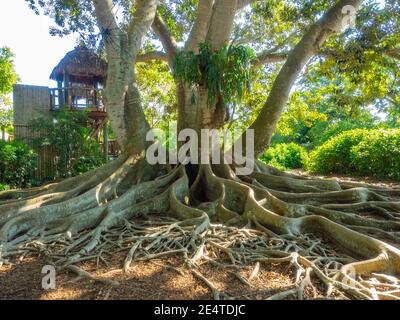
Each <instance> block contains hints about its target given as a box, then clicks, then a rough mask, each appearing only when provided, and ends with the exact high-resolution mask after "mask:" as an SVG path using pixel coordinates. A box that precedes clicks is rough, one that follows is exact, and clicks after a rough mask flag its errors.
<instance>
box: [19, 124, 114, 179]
mask: <svg viewBox="0 0 400 320" xmlns="http://www.w3.org/2000/svg"><path fill="white" fill-rule="evenodd" d="M45 136H46V133H45V132H41V133H39V132H35V131H34V130H33V129H32V127H31V126H29V125H22V124H14V135H13V137H12V139H15V140H19V141H21V142H24V143H26V144H27V145H28V146H29V147H30V148H32V149H33V150H35V152H36V153H37V166H36V169H35V170H34V172H32V176H33V177H34V178H35V179H38V180H50V179H53V178H54V177H56V176H57V166H56V164H57V153H56V152H55V150H54V149H53V148H52V146H50V145H44V146H43V145H40V144H38V141H37V140H38V139H37V138H42V137H45ZM99 144H100V148H101V150H102V151H103V153H104V145H103V143H99ZM120 153H121V151H120V148H119V147H118V144H117V142H116V141H115V140H109V141H108V155H109V156H112V157H117V156H118V155H119V154H120Z"/></svg>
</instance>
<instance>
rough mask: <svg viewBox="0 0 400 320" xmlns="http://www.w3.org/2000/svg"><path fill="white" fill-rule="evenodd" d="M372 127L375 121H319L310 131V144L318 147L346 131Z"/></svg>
mask: <svg viewBox="0 0 400 320" xmlns="http://www.w3.org/2000/svg"><path fill="white" fill-rule="evenodd" d="M372 127H373V123H365V122H361V121H358V120H343V121H339V122H336V123H330V124H329V123H328V122H319V123H318V124H316V125H315V126H314V127H313V128H311V129H310V131H309V133H308V135H309V138H310V146H311V147H312V148H316V147H318V146H320V145H322V144H324V143H325V142H327V141H328V140H329V139H331V138H333V137H336V136H337V135H339V134H341V133H342V132H345V131H350V130H354V129H371V128H372Z"/></svg>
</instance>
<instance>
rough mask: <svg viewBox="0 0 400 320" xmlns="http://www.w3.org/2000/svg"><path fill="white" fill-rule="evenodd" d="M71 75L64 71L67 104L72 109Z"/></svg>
mask: <svg viewBox="0 0 400 320" xmlns="http://www.w3.org/2000/svg"><path fill="white" fill-rule="evenodd" d="M68 87H69V75H68V73H67V72H65V73H64V90H65V105H66V106H68V107H69V108H70V109H72V105H71V99H70V94H69V90H68Z"/></svg>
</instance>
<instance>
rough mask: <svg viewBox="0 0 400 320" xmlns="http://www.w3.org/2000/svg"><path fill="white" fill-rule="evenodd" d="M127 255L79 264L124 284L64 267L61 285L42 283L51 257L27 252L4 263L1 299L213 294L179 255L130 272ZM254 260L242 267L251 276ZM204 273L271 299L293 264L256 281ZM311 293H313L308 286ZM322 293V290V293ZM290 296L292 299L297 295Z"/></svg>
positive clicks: (238, 293) (248, 295) (289, 278)
mask: <svg viewBox="0 0 400 320" xmlns="http://www.w3.org/2000/svg"><path fill="white" fill-rule="evenodd" d="M124 258H125V255H121V256H119V257H118V256H117V257H115V259H114V260H113V261H111V262H110V265H109V266H105V265H102V266H99V267H98V268H97V267H96V263H95V262H87V263H84V264H82V265H80V267H82V269H84V270H86V271H88V272H90V273H91V274H92V275H93V276H99V277H102V278H106V279H112V280H115V281H118V282H119V286H109V285H105V284H101V283H98V282H93V281H90V280H87V279H83V280H79V281H77V282H74V281H73V280H74V279H75V275H74V274H72V273H69V272H67V271H60V272H59V273H57V276H56V289H54V290H52V289H50V290H44V289H42V285H41V283H42V277H43V276H44V274H42V273H41V271H42V268H43V266H44V265H46V262H45V261H44V260H43V259H41V258H39V257H33V256H31V257H26V258H25V259H24V260H22V261H18V262H15V264H11V265H10V264H7V265H3V267H2V268H1V269H0V299H1V300H4V299H13V300H21V299H22V300H26V299H29V300H64V299H66V300H76V299H79V300H108V299H111V300H113V299H134V300H140V299H151V300H159V299H168V300H181V299H189V300H190V299H198V300H208V299H212V298H213V297H212V293H211V290H210V289H209V288H208V287H207V286H206V285H205V283H204V282H203V281H202V280H199V279H198V278H197V277H195V276H194V275H193V273H192V272H191V271H190V270H188V269H187V268H186V267H184V266H183V265H182V262H181V261H180V260H178V259H175V258H169V259H163V260H154V261H146V262H142V261H140V262H137V263H133V264H132V265H131V269H130V270H129V272H127V273H125V272H124V271H123V270H122V265H123V259H124ZM252 270H253V266H249V267H248V268H245V270H243V272H242V275H243V276H247V277H248V276H249V275H250V274H251V272H252ZM200 271H201V272H202V274H203V275H206V276H207V278H208V279H209V280H210V281H212V283H213V284H214V285H215V286H216V287H217V288H218V289H219V290H221V291H223V292H225V293H227V294H228V295H229V296H231V297H237V298H241V299H266V298H268V297H270V296H272V295H274V294H276V293H279V292H283V291H286V290H287V288H286V287H287V286H289V285H291V284H292V283H293V281H294V277H295V274H294V269H291V268H289V269H288V266H287V265H269V266H267V265H265V266H263V267H262V268H261V270H260V272H259V274H258V276H257V277H256V278H255V279H253V281H252V287H249V286H248V285H245V284H243V283H242V282H240V281H239V280H238V278H237V277H236V276H234V275H232V274H230V273H229V272H228V271H227V270H223V269H218V268H216V267H212V266H204V267H202V268H200ZM305 293H306V295H307V294H309V296H310V297H312V293H311V292H308V291H307V290H306V292H305ZM318 296H320V293H317V296H316V297H318ZM294 298H296V297H295V296H289V297H288V299H294Z"/></svg>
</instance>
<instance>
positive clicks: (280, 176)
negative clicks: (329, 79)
mask: <svg viewBox="0 0 400 320" xmlns="http://www.w3.org/2000/svg"><path fill="white" fill-rule="evenodd" d="M29 3H30V5H31V7H32V8H33V9H34V10H37V11H41V10H42V11H43V12H44V13H45V14H49V15H52V16H54V17H55V21H56V23H57V24H58V26H59V29H57V30H55V29H54V30H52V32H54V33H65V32H71V31H80V32H81V33H82V35H83V37H84V38H85V37H86V38H87V39H89V40H91V41H92V43H95V42H96V41H97V42H99V41H100V39H98V37H96V36H94V35H93V34H92V33H93V31H94V30H96V27H95V26H96V24H97V28H98V30H99V34H100V35H101V43H103V45H104V49H105V53H106V56H107V60H108V77H107V86H106V89H105V96H106V103H107V110H108V112H109V117H110V119H111V124H112V128H113V132H114V133H115V135H116V137H117V139H118V142H119V144H120V145H121V147H122V149H123V150H124V154H123V156H121V157H120V158H119V159H118V160H116V161H115V162H112V163H110V164H107V165H105V166H103V167H101V168H100V169H96V170H94V171H91V172H88V173H86V174H84V175H82V176H79V177H76V178H72V179H67V180H65V181H63V182H60V183H58V184H55V185H50V186H45V187H43V188H41V189H34V190H25V191H16V192H6V193H3V194H2V195H1V196H2V197H3V198H5V199H7V198H8V199H9V198H10V197H11V198H13V199H14V200H6V201H5V202H3V204H1V207H0V208H1V212H2V213H1V215H0V226H1V229H0V240H1V242H2V245H3V248H5V250H3V251H2V252H5V253H2V255H3V256H7V254H12V253H10V252H13V250H15V246H16V244H19V246H21V243H24V242H26V240H25V239H26V237H25V235H26V234H27V233H28V234H29V236H30V237H35V236H36V237H38V236H42V237H41V240H42V242H43V243H52V242H53V243H54V241H57V240H59V239H66V238H68V237H69V239H71V238H72V243H70V245H68V246H61V249H59V250H58V252H57V255H51V254H50V256H52V257H53V258H54V259H56V260H57V262H58V263H62V265H64V266H68V265H69V266H70V265H71V264H73V263H77V262H79V261H80V260H81V259H84V258H85V257H86V256H88V255H92V256H93V254H94V253H96V254H97V253H98V252H99V250H102V249H104V248H105V247H104V246H106V245H110V244H109V242H104V241H103V239H104V236H105V235H107V234H108V235H110V234H112V232H113V231H112V229H113V228H115V227H117V226H121V225H122V228H126V229H123V230H125V231H124V232H125V233H124V232H123V231H121V232H122V233H121V234H122V235H123V234H126V233H128V234H129V233H130V235H131V239H132V235H137V233H135V232H136V231H135V228H134V227H130V226H132V225H130V224H129V223H130V222H129V220H130V219H131V218H132V217H134V216H140V215H149V214H157V213H158V214H164V219H165V220H168V218H167V216H166V214H167V213H168V214H171V215H173V216H174V217H175V218H178V219H180V220H183V221H176V220H174V224H173V225H170V226H169V227H167V228H166V229H162V228H161V229H159V230H160V231H159V233H158V234H157V235H156V234H153V235H152V236H151V237H147V240H146V241H148V240H149V239H151V242H149V243H147V242H145V241H144V240H143V241H144V242H143V241H141V240H138V241H137V242H135V243H134V244H133V243H131V244H132V245H133V247H132V249H131V250H130V251H129V253H128V256H127V260H126V263H125V269H127V268H129V264H130V261H132V259H133V258H134V256H138V255H139V256H142V257H143V255H144V256H146V255H149V254H150V256H148V257H152V256H153V255H152V254H160V252H162V253H171V252H172V253H176V252H184V255H185V257H186V259H187V261H188V262H189V263H192V264H193V263H194V262H193V261H196V260H197V259H199V257H200V258H201V257H204V255H205V253H204V249H205V248H206V249H207V250H208V249H210V248H211V247H213V246H214V247H215V241H216V240H215V239H214V238H213V237H212V236H211V237H210V230H212V228H211V229H210V225H211V223H212V221H215V220H218V221H221V222H227V223H228V222H229V223H230V224H232V223H236V224H241V223H246V222H249V221H251V222H252V223H253V224H254V225H255V226H258V228H260V229H261V230H263V231H264V232H265V233H266V234H267V235H268V236H269V237H276V238H277V239H280V240H279V241H283V243H287V240H288V239H289V238H290V239H291V240H294V241H295V243H296V244H298V245H301V246H302V245H304V244H305V246H306V247H307V246H309V247H308V249H301V250H300V251H301V255H300V256H299V255H298V254H297V253H296V252H295V253H293V254H291V253H287V252H285V251H284V250H267V251H265V250H264V251H263V256H264V257H265V258H266V259H267V260H264V261H293V262H296V263H297V264H298V266H300V265H301V266H302V267H301V268H300V269H299V271H300V274H301V273H302V272H304V269H308V271H307V272H308V273H307V274H309V273H310V272H311V271H312V272H313V274H314V275H316V276H317V277H319V279H320V280H321V281H322V282H323V283H324V284H326V285H327V287H328V293H330V292H331V289H332V288H335V289H337V290H341V291H344V292H346V293H347V294H349V295H352V296H356V297H362V298H373V297H376V295H378V296H385V295H386V296H390V295H391V293H385V292H383V291H384V290H382V289H380V288H381V287H380V288H377V287H376V286H375V287H376V288H374V289H376V290H378V293H377V291H374V290H372V289H370V288H369V287H366V286H364V285H362V284H361V282H360V281H361V280H360V279H359V278H355V279H350V280H348V279H349V277H348V274H349V273H354V274H355V275H356V276H358V275H361V274H370V273H371V272H384V273H391V272H399V271H400V251H399V250H398V249H397V248H396V247H395V246H392V245H391V244H388V242H390V243H392V244H393V243H395V242H396V241H397V240H395V239H396V234H397V233H396V232H398V231H399V228H400V225H399V223H398V221H397V220H398V215H399V213H400V208H399V205H398V202H396V199H397V197H399V195H400V191H399V190H397V189H386V188H383V187H378V186H370V185H365V184H362V183H353V182H345V181H335V180H319V179H310V178H305V177H301V176H296V175H292V174H289V173H285V172H281V171H279V170H277V169H274V168H271V167H268V166H265V165H263V164H262V163H261V162H259V161H257V160H256V159H247V160H248V161H252V162H254V163H255V172H253V173H252V174H251V175H249V176H238V175H236V174H235V171H234V169H235V168H238V167H240V164H238V163H237V161H236V162H235V163H234V164H233V165H229V164H226V163H222V164H220V165H214V164H213V165H209V164H201V165H193V164H190V163H189V164H187V163H180V164H178V165H176V166H173V167H171V166H162V165H157V166H150V165H149V164H148V163H147V162H146V160H145V159H144V152H145V150H146V148H147V145H148V144H147V142H146V139H145V138H146V134H147V132H148V130H149V129H150V124H149V122H148V121H147V119H146V115H145V111H144V108H143V103H142V99H141V95H140V90H139V85H138V81H137V76H136V72H135V64H136V62H139V61H142V62H146V61H149V60H155V59H160V60H163V61H166V62H167V63H168V65H169V67H170V68H171V69H173V73H172V74H173V75H174V80H175V84H176V103H177V108H176V112H177V122H178V125H177V127H178V132H180V130H181V129H185V128H190V129H193V130H196V131H197V132H199V131H200V130H201V129H218V130H222V129H224V127H225V126H226V125H227V124H228V123H229V118H230V114H232V113H233V112H232V111H233V109H234V107H235V105H238V104H239V105H240V104H242V103H243V102H244V101H246V97H247V101H251V100H252V97H251V88H250V84H251V79H252V76H253V75H252V72H251V70H250V69H251V68H257V67H258V68H264V67H263V66H264V65H266V64H269V63H276V62H279V61H281V62H283V64H282V65H275V66H272V67H269V66H267V67H265V72H271V75H273V76H272V77H271V78H267V79H268V80H264V81H265V82H264V83H265V84H269V85H270V87H268V91H269V92H268V97H267V98H266V99H264V101H263V104H262V105H261V106H260V107H259V112H257V115H255V116H254V118H252V119H249V120H250V121H249V122H250V126H249V128H250V129H253V130H254V132H255V141H254V143H255V152H256V155H257V156H258V155H259V154H261V153H262V152H263V151H264V150H265V148H266V147H268V145H269V144H270V142H271V139H272V136H273V134H274V132H275V128H276V126H277V123H278V121H279V119H280V116H281V115H282V112H283V111H284V108H285V106H286V104H287V101H288V99H289V96H290V93H291V91H292V90H293V88H295V87H296V84H297V82H298V79H299V77H300V76H302V75H303V74H304V73H305V72H306V71H307V69H308V68H309V67H310V64H313V62H314V59H315V57H316V56H318V57H321V58H322V59H330V57H332V56H333V55H334V54H333V53H332V52H334V53H336V52H340V50H341V49H342V48H341V46H342V47H343V43H342V42H341V41H340V37H343V36H344V37H347V38H346V39H353V38H354V37H355V36H357V35H363V34H366V31H370V28H369V26H370V25H371V24H370V23H369V22H368V21H367V20H365V19H362V20H361V21H360V20H359V22H358V23H359V25H358V27H357V28H355V29H347V31H346V32H345V34H344V35H343V36H342V35H339V36H337V33H339V32H340V31H341V30H342V26H343V21H344V19H347V18H348V15H347V14H348V11H346V10H343V9H344V8H345V9H346V6H347V8H349V7H348V6H350V8H352V10H353V11H354V13H355V12H356V11H357V10H358V9H359V8H360V6H361V3H362V1H361V0H339V1H319V0H317V1H290V2H289V1H288V2H286V1H268V2H264V1H252V0H216V1H213V0H202V1H201V0H200V1H180V0H179V1H178V0H165V1H156V0H136V1H111V0H93V1H68V2H65V1H57V0H48V1H37V2H36V1H35V0H29ZM249 5H251V6H249ZM387 9H388V10H392V11H396V12H398V11H399V8H398V4H397V2H396V1H388V7H387ZM387 9H385V10H387ZM363 10H364V11H363ZM371 10H376V11H379V10H381V9H379V8H378V7H371V6H369V5H368V4H367V5H366V6H364V7H362V10H361V12H364V13H361V15H363V14H364V15H366V14H367V13H370V12H371ZM350 11H351V10H350ZM117 13H118V14H117ZM393 19H395V18H393ZM360 24H361V25H360ZM364 24H365V25H364ZM377 25H379V26H380V24H379V23H377ZM363 28H364V29H363ZM372 28H374V29H376V27H375V26H373V27H372ZM249 30H250V31H249ZM150 31H151V33H150ZM390 32H393V34H395V32H396V30H391V29H390V28H389V29H388V30H386V32H385V34H386V35H389V34H390ZM88 35H89V36H88ZM350 42H351V41H350ZM149 43H150V45H149ZM379 43H381V42H379ZM243 44H247V46H243ZM395 45H396V42H391V41H387V46H384V48H383V50H384V52H385V54H387V53H389V55H390V56H391V58H392V56H393V52H394V56H395V58H394V59H396V52H397V51H396V50H397V49H396V47H395ZM143 48H144V49H145V50H142V49H143ZM149 48H150V49H149ZM362 49H364V48H362ZM253 53H255V54H256V58H253ZM366 53H367V52H365V54H366ZM337 64H338V65H341V64H340V62H338V63H337ZM313 66H314V64H313ZM362 68H364V65H363V66H362ZM138 69H139V68H138ZM260 79H265V74H264V77H263V76H260ZM244 135H245V133H244ZM243 141H246V139H243ZM202 142H203V143H204V141H202ZM236 147H237V145H236ZM244 147H246V144H244ZM192 160H193V159H192ZM235 160H237V159H236V158H235ZM19 197H24V199H23V200H18V199H15V198H19ZM27 201H28V203H29V204H28V205H27V204H26V203H27ZM371 212H372V213H371ZM376 215H379V216H383V215H384V216H385V218H384V219H380V218H378V217H377V216H376ZM175 227H179V228H181V229H179V231H177V232H175V231H174V228H175ZM213 227H216V226H215V225H213ZM88 229H90V231H89V232H88V233H85V230H88ZM120 230H122V229H120ZM126 230H127V231H126ZM218 230H219V231H218V232H221V234H224V235H225V236H223V237H222V238H224V237H226V236H227V234H229V233H232V232H233V233H235V232H239V231H237V230H238V229H230V228H228V227H223V226H219V227H218ZM232 230H236V231H232ZM43 232H44V234H47V235H48V237H46V236H45V238H43ZM309 233H313V234H322V235H323V236H324V237H327V238H328V239H330V240H333V241H334V242H335V243H336V244H337V246H338V247H340V248H341V249H343V250H345V251H346V252H350V253H351V254H352V256H353V258H350V260H346V259H348V257H346V258H345V259H344V260H341V258H338V257H336V256H333V255H331V254H330V255H329V257H328V258H327V259H324V258H322V260H321V259H320V260H318V259H315V260H313V261H311V260H309V259H307V258H305V257H304V256H305V255H307V252H310V251H312V250H311V248H315V246H317V247H319V248H320V247H321V246H322V244H320V241H319V240H318V239H316V240H315V241H314V240H312V239H315V238H307V236H305V234H309ZM235 234H236V235H238V233H235ZM141 235H142V234H141ZM371 235H372V236H373V237H371ZM121 237H123V236H121ZM121 237H120V238H118V239H115V244H116V245H121V243H122V242H123V241H124V240H121ZM152 237H153V238H152ZM154 237H155V240H154ZM174 237H175V238H174ZM377 238H381V239H385V241H386V242H383V241H381V240H378V239H377ZM171 239H175V240H176V241H171ZM121 241H122V242H121ZM220 241H221V240H220ZM304 241H305V242H304ZM318 241H319V242H318ZM243 242H244V243H246V242H251V241H250V240H249V238H248V239H247V241H242V243H243ZM264 244H265V245H266V246H268V245H267V244H266V243H265V242H264ZM111 246H112V245H111ZM216 246H217V248H219V250H220V252H221V248H223V247H221V244H219V245H218V244H217V245H216ZM247 248H248V250H250V251H247V250H246V249H243V247H242V248H240V247H236V246H235V245H233V244H232V246H231V247H230V248H228V249H223V250H222V251H224V250H225V253H226V252H228V253H230V256H232V259H233V261H232V263H233V264H235V263H236V262H235V261H236V260H237V261H246V260H247V259H246V257H249V259H250V261H257V258H254V255H251V253H248V252H251V246H249V247H247ZM271 248H272V247H271ZM288 248H289V249H290V247H288ZM289 249H288V250H289ZM109 250H110V249H109V248H108V249H107V251H109ZM149 250H150V252H149ZM210 250H211V249H210ZM307 250H308V251H307ZM217 251H218V250H217ZM60 252H62V254H64V255H65V257H63V258H62V259H61V260H60V259H59V257H60ZM232 252H235V254H234V255H232ZM253 252H254V251H253ZM329 252H331V251H329ZM53 254H54V253H53ZM96 254H94V255H95V256H96ZM235 255H238V256H237V257H239V258H235V257H234V256H235ZM360 256H361V257H362V258H363V259H364V260H359V261H358V262H356V261H355V260H354V258H356V257H360ZM57 257H58V258H57ZM240 257H242V258H240ZM251 257H253V258H251ZM268 259H269V260H268ZM279 259H280V260H279ZM331 261H335V262H337V264H332V263H330V262H331ZM338 261H340V262H338ZM343 261H346V262H343ZM338 266H339V267H338ZM325 267H326V269H324V268H325ZM339 269H340V271H339ZM72 270H75V271H76V272H78V273H79V274H80V275H82V272H80V271H79V269H78V268H77V267H74V268H72ZM322 270H325V273H324V271H322ZM338 272H339V273H338ZM201 277H203V276H201V275H200V278H201ZM202 279H204V277H203V278H202ZM371 286H374V285H373V284H371ZM213 292H214V294H215V296H216V297H218V294H217V293H216V291H215V288H214V289H213ZM392 296H394V295H392Z"/></svg>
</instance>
